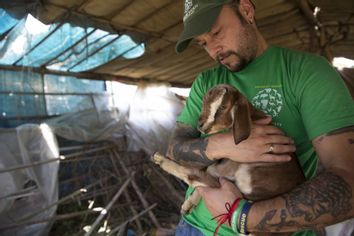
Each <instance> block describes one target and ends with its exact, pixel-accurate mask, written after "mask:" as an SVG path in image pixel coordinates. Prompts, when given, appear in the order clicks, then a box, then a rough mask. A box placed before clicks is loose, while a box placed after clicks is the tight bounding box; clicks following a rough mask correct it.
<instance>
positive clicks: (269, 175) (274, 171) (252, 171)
mask: <svg viewBox="0 0 354 236" xmlns="http://www.w3.org/2000/svg"><path fill="white" fill-rule="evenodd" d="M262 117H265V114H264V113H263V112H261V111H259V110H257V109H255V108H254V107H253V106H252V105H251V104H250V103H249V102H248V100H247V99H246V98H245V97H244V96H243V95H242V94H241V93H240V92H239V91H237V90H236V89H234V88H233V87H232V86H230V85H226V84H220V85H217V86H216V87H214V88H212V89H211V90H209V91H208V92H207V93H206V95H205V96H204V98H203V108H202V112H201V115H200V118H199V121H198V129H199V131H200V132H201V133H205V134H213V133H216V132H219V131H221V130H224V129H230V128H232V129H233V136H234V141H235V144H238V143H239V142H241V141H242V140H244V139H246V138H247V137H248V136H249V134H250V131H251V123H252V120H255V119H259V118H262ZM152 159H153V161H154V162H155V163H156V164H158V165H160V167H161V168H162V169H163V170H165V171H167V172H168V173H170V174H172V175H175V176H176V177H178V178H180V179H182V180H184V181H185V182H186V183H187V184H189V185H191V186H193V187H198V186H209V187H220V184H219V181H218V177H225V178H227V179H229V180H231V181H234V183H235V185H236V186H237V187H238V189H239V190H240V191H241V193H242V195H243V197H244V198H246V199H248V200H251V201H258V200H265V199H269V198H272V197H275V196H277V195H280V194H283V193H286V192H288V191H290V190H291V189H293V188H294V187H295V186H297V185H299V184H301V183H303V182H304V181H305V176H304V174H303V172H302V169H301V167H300V165H299V163H298V160H297V158H296V157H295V156H294V155H293V154H292V158H291V160H290V161H289V162H282V163H239V162H235V161H232V160H230V159H226V158H224V159H221V160H219V161H217V162H215V163H214V164H212V165H210V166H209V167H207V169H206V170H205V169H201V168H197V167H190V166H184V165H181V164H179V163H177V162H175V161H174V160H171V159H168V158H167V157H165V156H163V155H161V154H159V153H155V154H154V155H153V156H152ZM200 198H201V196H200V195H199V193H198V191H194V192H193V193H192V195H190V197H189V198H188V199H187V200H186V201H185V202H184V203H183V205H182V209H181V213H182V214H186V213H188V212H190V211H191V210H192V209H193V207H195V206H196V205H197V204H198V202H199V201H200Z"/></svg>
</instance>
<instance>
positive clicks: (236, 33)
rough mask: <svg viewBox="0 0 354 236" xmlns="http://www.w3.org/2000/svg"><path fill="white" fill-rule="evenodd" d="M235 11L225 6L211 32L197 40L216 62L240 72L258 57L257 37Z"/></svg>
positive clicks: (252, 29) (249, 25)
mask: <svg viewBox="0 0 354 236" xmlns="http://www.w3.org/2000/svg"><path fill="white" fill-rule="evenodd" d="M235 11H236V10H235V9H232V8H231V7H230V6H227V5H226V6H224V7H223V8H222V10H221V12H220V14H219V17H218V18H217V20H216V22H215V24H214V25H213V27H212V28H211V30H210V31H209V32H207V33H204V34H202V35H199V36H197V37H196V38H195V40H196V41H197V43H198V44H199V45H201V46H202V47H203V48H204V49H205V50H206V51H207V53H208V54H209V56H210V57H212V58H213V59H214V60H216V61H218V62H219V63H220V64H222V65H224V66H226V67H227V68H228V69H229V70H231V71H240V70H242V69H243V68H244V67H245V66H246V65H247V64H248V63H249V62H250V61H252V60H253V59H254V58H255V57H256V56H257V36H256V31H255V28H253V27H252V25H251V24H249V23H248V21H246V20H245V19H244V18H243V16H241V15H240V14H237V13H236V12H235Z"/></svg>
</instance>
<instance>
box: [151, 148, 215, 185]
mask: <svg viewBox="0 0 354 236" xmlns="http://www.w3.org/2000/svg"><path fill="white" fill-rule="evenodd" d="M152 160H153V161H154V162H155V163H156V164H157V165H159V166H160V167H161V168H162V169H163V170H164V171H166V172H168V173H170V174H171V175H174V176H175V177H177V178H179V179H181V180H183V181H184V182H186V183H187V184H188V185H190V186H193V187H199V186H202V187H206V186H209V187H213V188H219V187H220V183H219V181H218V179H217V178H214V177H213V176H211V175H209V174H208V173H206V172H205V171H202V170H200V169H198V168H195V167H187V166H183V165H180V164H178V163H177V162H175V161H173V160H171V159H168V158H167V157H165V156H163V155H161V154H160V153H158V152H156V153H155V154H154V155H153V156H152Z"/></svg>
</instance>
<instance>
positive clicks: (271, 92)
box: [252, 88, 283, 117]
mask: <svg viewBox="0 0 354 236" xmlns="http://www.w3.org/2000/svg"><path fill="white" fill-rule="evenodd" d="M252 104H253V106H254V107H256V108H257V109H259V110H261V111H263V112H264V113H266V114H267V115H270V116H272V117H276V116H277V115H278V114H279V113H280V111H281V109H282V108H283V98H282V96H281V94H280V93H279V92H278V91H277V90H275V89H272V88H266V89H263V90H261V91H259V92H258V93H257V94H256V96H255V97H254V98H253V99H252Z"/></svg>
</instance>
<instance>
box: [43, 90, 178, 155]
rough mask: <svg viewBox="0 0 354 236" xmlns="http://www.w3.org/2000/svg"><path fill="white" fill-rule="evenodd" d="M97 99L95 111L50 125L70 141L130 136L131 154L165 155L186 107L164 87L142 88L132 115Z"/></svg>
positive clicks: (72, 114)
mask: <svg viewBox="0 0 354 236" xmlns="http://www.w3.org/2000/svg"><path fill="white" fill-rule="evenodd" d="M103 98H105V99H103ZM93 99H94V104H95V106H94V107H95V108H94V109H86V110H82V111H80V112H75V113H69V114H65V115H63V116H61V117H58V118H54V119H50V120H48V121H47V124H48V125H49V126H50V127H51V128H52V129H53V132H55V133H56V134H57V135H60V136H62V137H64V138H66V139H69V140H75V141H86V142H88V141H99V140H110V139H114V138H115V137H117V136H122V135H126V136H127V138H128V143H129V147H128V149H129V150H139V149H142V150H144V151H145V152H147V153H148V154H152V153H153V152H156V151H159V152H161V153H165V152H166V150H167V146H168V142H169V139H170V137H171V134H172V130H173V128H174V126H175V122H176V118H177V115H178V114H179V113H180V112H181V110H182V108H183V106H184V103H183V102H182V101H181V100H180V99H178V98H177V97H176V96H175V94H174V93H172V92H171V91H170V87H169V86H167V85H164V84H155V85H149V86H147V85H145V84H139V85H138V89H137V90H136V93H135V95H134V98H133V99H132V101H131V102H130V109H129V111H128V112H121V109H120V108H119V107H118V108H112V106H110V105H109V100H111V98H110V97H109V96H107V97H102V96H101V97H100V96H94V97H93ZM116 104H118V103H116Z"/></svg>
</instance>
